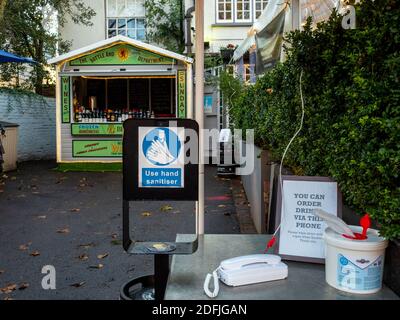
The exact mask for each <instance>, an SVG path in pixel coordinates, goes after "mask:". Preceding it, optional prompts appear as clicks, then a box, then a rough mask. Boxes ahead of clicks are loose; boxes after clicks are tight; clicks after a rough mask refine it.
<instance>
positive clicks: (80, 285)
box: [70, 281, 86, 288]
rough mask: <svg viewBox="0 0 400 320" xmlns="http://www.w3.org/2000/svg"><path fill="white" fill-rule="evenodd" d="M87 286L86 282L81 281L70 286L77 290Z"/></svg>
mask: <svg viewBox="0 0 400 320" xmlns="http://www.w3.org/2000/svg"><path fill="white" fill-rule="evenodd" d="M85 284H86V281H81V282H77V283H73V284H70V286H71V287H75V288H79V287H82V286H84V285H85Z"/></svg>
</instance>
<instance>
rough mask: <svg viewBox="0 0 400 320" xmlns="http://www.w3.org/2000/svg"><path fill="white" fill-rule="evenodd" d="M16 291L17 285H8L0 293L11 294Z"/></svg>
mask: <svg viewBox="0 0 400 320" xmlns="http://www.w3.org/2000/svg"><path fill="white" fill-rule="evenodd" d="M15 289H17V285H16V284H8V285H7V286H5V287H4V288H1V289H0V291H1V292H3V293H11V292H13V291H14V290H15Z"/></svg>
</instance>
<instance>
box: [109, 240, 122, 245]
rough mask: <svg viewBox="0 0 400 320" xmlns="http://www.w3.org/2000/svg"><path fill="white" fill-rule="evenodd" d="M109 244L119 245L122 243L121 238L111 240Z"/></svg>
mask: <svg viewBox="0 0 400 320" xmlns="http://www.w3.org/2000/svg"><path fill="white" fill-rule="evenodd" d="M111 244H112V245H114V246H120V245H121V244H122V240H111Z"/></svg>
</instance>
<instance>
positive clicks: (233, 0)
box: [215, 0, 269, 25]
mask: <svg viewBox="0 0 400 320" xmlns="http://www.w3.org/2000/svg"><path fill="white" fill-rule="evenodd" d="M222 1H223V2H222V4H223V5H224V6H226V4H227V3H230V4H231V8H232V10H231V14H232V16H231V19H220V18H219V13H220V11H219V5H220V4H221V3H220V0H215V23H216V24H217V25H224V24H238V25H240V24H249V23H254V22H255V21H257V20H258V18H259V16H258V17H257V12H258V11H257V9H256V5H257V2H260V4H261V11H260V12H259V13H260V15H261V14H262V12H263V11H264V9H265V7H266V6H267V4H268V2H269V0H222ZM238 1H240V2H242V4H244V3H243V2H244V1H249V5H250V6H249V12H250V16H249V18H248V19H238V17H237V16H238V11H239V10H238V7H237V5H238V3H239V2H238ZM264 4H265V7H263V6H264ZM224 9H225V7H224ZM241 11H242V12H244V9H242V10H241ZM225 14H226V11H225V10H224V16H225Z"/></svg>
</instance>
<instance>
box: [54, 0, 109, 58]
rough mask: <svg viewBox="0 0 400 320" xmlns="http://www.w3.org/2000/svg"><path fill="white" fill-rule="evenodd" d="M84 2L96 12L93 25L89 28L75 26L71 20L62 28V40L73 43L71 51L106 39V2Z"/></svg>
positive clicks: (103, 0) (96, 0)
mask: <svg viewBox="0 0 400 320" xmlns="http://www.w3.org/2000/svg"><path fill="white" fill-rule="evenodd" d="M83 2H84V3H85V4H86V5H87V6H90V7H91V8H92V9H93V10H94V11H95V12H96V15H95V16H94V17H93V18H92V20H91V21H92V23H93V25H92V26H90V27H87V26H83V25H80V24H75V23H74V22H73V21H72V20H71V19H69V20H67V22H66V23H65V25H64V27H62V28H60V33H61V36H62V39H63V40H68V41H72V46H71V51H72V50H75V49H79V48H82V47H84V46H87V45H89V44H92V43H95V42H97V41H100V40H104V39H106V16H105V15H106V9H105V5H106V3H105V0H84V1H83Z"/></svg>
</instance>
